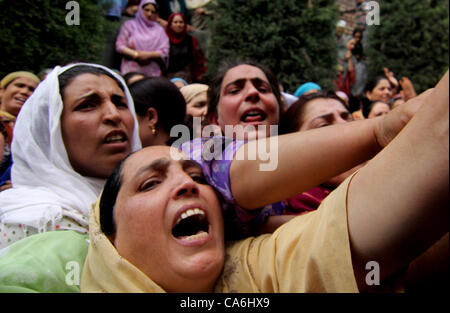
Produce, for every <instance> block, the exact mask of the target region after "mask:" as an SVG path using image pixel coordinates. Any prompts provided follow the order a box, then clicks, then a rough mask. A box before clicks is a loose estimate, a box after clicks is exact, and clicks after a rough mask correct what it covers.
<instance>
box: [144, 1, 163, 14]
mask: <svg viewBox="0 0 450 313" xmlns="http://www.w3.org/2000/svg"><path fill="white" fill-rule="evenodd" d="M149 4H151V5H153V6H154V7H155V10H156V12H159V6H158V4H157V3H156V2H154V3H152V2H149V3H146V4H144V5H143V6H142V8H145V7H146V6H147V5H149Z"/></svg>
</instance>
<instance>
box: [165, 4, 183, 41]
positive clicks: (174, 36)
mask: <svg viewBox="0 0 450 313" xmlns="http://www.w3.org/2000/svg"><path fill="white" fill-rule="evenodd" d="M177 15H179V16H181V18H182V19H183V21H184V29H183V32H181V33H175V32H174V31H173V30H172V28H170V25H171V24H172V20H173V18H174V17H175V16H177ZM166 34H167V36H169V40H170V42H171V43H174V44H177V43H180V42H182V41H183V39H184V38H186V35H187V23H186V19H185V17H184V15H183V14H181V13H179V12H176V13H172V14H171V15H170V16H169V18H168V20H167V26H166Z"/></svg>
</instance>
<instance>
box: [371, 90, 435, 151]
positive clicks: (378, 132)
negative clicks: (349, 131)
mask: <svg viewBox="0 0 450 313" xmlns="http://www.w3.org/2000/svg"><path fill="white" fill-rule="evenodd" d="M432 91H433V89H428V90H427V91H425V92H423V93H421V94H420V95H419V96H417V97H415V98H413V99H411V100H409V101H407V102H405V103H403V104H401V105H399V106H398V107H396V108H395V109H393V110H392V111H391V112H389V113H388V114H386V115H384V116H382V117H379V121H380V122H379V124H378V125H379V127H376V128H375V137H376V140H377V142H378V144H379V145H380V148H384V147H385V146H387V144H388V143H389V142H391V140H392V139H394V137H395V136H397V134H398V133H399V132H400V131H401V130H402V129H403V127H405V125H406V124H407V123H408V122H409V120H410V119H411V118H412V117H413V116H414V114H415V113H416V112H417V110H418V109H419V108H420V106H421V105H422V103H423V102H424V100H425V99H426V98H427V97H428V96H429V95H430V94H431V92H432Z"/></svg>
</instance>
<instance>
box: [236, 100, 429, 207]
mask: <svg viewBox="0 0 450 313" xmlns="http://www.w3.org/2000/svg"><path fill="white" fill-rule="evenodd" d="M420 99H421V97H416V98H415V99H414V100H413V101H410V102H408V103H407V104H405V105H403V106H400V107H398V110H397V109H395V110H393V111H391V112H390V113H389V114H388V115H385V116H383V117H377V118H374V119H367V120H360V121H354V122H350V123H345V124H339V125H331V126H328V127H324V128H319V129H313V130H308V131H305V132H297V133H292V134H287V135H282V136H274V137H270V138H265V139H260V140H256V141H251V142H249V143H247V144H245V145H243V146H242V147H241V148H240V149H239V150H238V151H237V153H236V155H235V159H234V160H233V162H232V164H231V167H230V182H231V190H232V193H233V196H234V199H235V200H236V202H237V203H238V204H239V205H240V206H241V207H243V208H246V209H255V208H258V207H261V206H264V205H267V204H271V203H275V202H278V201H281V200H284V199H287V198H290V197H293V196H296V195H298V194H299V193H301V192H304V191H306V190H309V189H311V188H312V187H315V186H317V185H319V184H321V183H323V182H325V181H327V180H328V179H330V178H331V177H334V176H336V175H338V174H341V173H343V172H345V171H347V170H349V169H351V168H353V167H355V166H356V165H358V164H361V163H363V162H364V161H367V160H368V159H370V158H372V157H373V156H375V155H376V154H377V153H378V152H379V151H380V150H381V148H383V147H384V146H386V145H387V144H388V143H389V142H390V141H391V140H392V138H394V137H395V136H396V135H397V133H398V132H399V131H400V130H401V129H402V128H403V126H404V125H405V124H406V123H407V122H408V120H409V119H410V118H411V116H412V115H413V113H414V112H415V111H416V110H417V108H418V107H419V106H420V103H421V101H420ZM261 144H265V146H266V147H268V149H269V148H270V152H271V154H270V158H271V162H275V166H274V168H273V170H271V171H263V170H261V166H262V165H263V164H265V163H266V164H267V162H265V161H264V159H263V158H262V157H261V155H260V154H259V153H258V149H257V146H260V147H261ZM263 146H264V145H263ZM249 151H251V152H249ZM252 155H256V162H255V161H254V160H251V158H249V156H252Z"/></svg>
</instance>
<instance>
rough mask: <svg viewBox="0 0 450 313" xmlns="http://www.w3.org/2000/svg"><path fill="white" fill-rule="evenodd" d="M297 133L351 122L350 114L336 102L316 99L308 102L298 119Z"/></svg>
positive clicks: (328, 99) (327, 99)
mask: <svg viewBox="0 0 450 313" xmlns="http://www.w3.org/2000/svg"><path fill="white" fill-rule="evenodd" d="M299 118H300V119H301V120H300V123H299V125H301V126H300V128H299V129H298V131H305V130H308V129H314V128H320V127H324V126H328V125H334V124H342V123H347V122H349V121H353V116H352V114H351V113H350V112H349V111H348V110H347V108H346V107H345V106H344V105H343V104H342V103H341V102H339V101H338V100H336V99H330V98H317V99H314V100H311V101H309V102H308V103H307V104H306V107H305V108H304V111H303V116H300V117H299Z"/></svg>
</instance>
